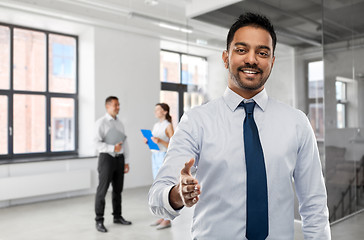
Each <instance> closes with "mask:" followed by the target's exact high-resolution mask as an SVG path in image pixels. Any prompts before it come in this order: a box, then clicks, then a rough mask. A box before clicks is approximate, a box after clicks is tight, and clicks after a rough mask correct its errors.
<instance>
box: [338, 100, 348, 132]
mask: <svg viewBox="0 0 364 240" xmlns="http://www.w3.org/2000/svg"><path fill="white" fill-rule="evenodd" d="M336 114H337V128H345V122H346V121H345V104H342V103H338V104H336Z"/></svg>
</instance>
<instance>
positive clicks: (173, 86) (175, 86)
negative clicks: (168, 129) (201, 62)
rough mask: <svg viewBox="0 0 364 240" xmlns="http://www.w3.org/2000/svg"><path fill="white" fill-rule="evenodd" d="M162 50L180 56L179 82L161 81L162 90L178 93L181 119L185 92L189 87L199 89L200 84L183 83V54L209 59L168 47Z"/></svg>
mask: <svg viewBox="0 0 364 240" xmlns="http://www.w3.org/2000/svg"><path fill="white" fill-rule="evenodd" d="M160 52H170V53H175V54H178V56H179V74H180V76H179V81H180V82H179V83H170V82H161V90H162V91H172V92H177V93H178V121H179V120H180V119H181V117H182V115H183V113H184V110H183V109H184V93H185V92H188V90H189V89H197V88H198V86H197V85H196V84H184V83H182V56H183V55H184V56H191V57H198V58H202V59H205V61H207V58H206V57H203V56H198V55H194V54H187V53H182V52H176V51H171V50H166V49H161V50H160Z"/></svg>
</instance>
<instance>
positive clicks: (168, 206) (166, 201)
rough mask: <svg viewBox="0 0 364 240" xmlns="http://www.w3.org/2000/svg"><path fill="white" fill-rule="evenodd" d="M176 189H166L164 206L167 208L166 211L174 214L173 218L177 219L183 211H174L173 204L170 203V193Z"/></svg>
mask: <svg viewBox="0 0 364 240" xmlns="http://www.w3.org/2000/svg"><path fill="white" fill-rule="evenodd" d="M173 187H174V185H173V186H171V187H170V188H168V187H167V188H165V189H164V191H163V206H164V207H165V209H166V210H167V211H168V212H169V213H170V214H172V215H173V216H175V217H177V216H179V215H180V211H181V209H182V208H181V209H178V210H174V209H173V207H172V206H171V204H170V203H169V192H170V191H171V190H172V188H173Z"/></svg>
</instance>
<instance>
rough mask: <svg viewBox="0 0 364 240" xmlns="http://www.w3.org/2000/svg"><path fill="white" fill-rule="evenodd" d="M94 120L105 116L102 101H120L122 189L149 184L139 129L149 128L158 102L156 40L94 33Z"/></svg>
mask: <svg viewBox="0 0 364 240" xmlns="http://www.w3.org/2000/svg"><path fill="white" fill-rule="evenodd" d="M95 49H96V50H95V79H96V86H95V89H96V90H95V106H96V107H95V108H96V118H99V117H101V116H102V115H104V113H105V104H104V103H105V98H106V97H107V96H109V95H115V96H117V97H118V98H119V101H120V113H119V117H120V119H121V120H122V122H123V123H124V125H125V128H126V134H127V136H128V142H129V146H130V173H128V174H127V175H126V179H125V187H126V188H128V187H137V186H145V185H149V184H151V183H152V173H151V163H150V158H151V154H150V152H149V150H148V149H147V147H146V146H145V144H144V143H143V141H142V135H141V132H140V129H141V128H149V129H150V128H152V126H153V124H154V122H155V119H154V106H155V104H156V103H157V102H159V91H160V80H159V50H160V49H159V40H158V39H153V38H150V37H144V36H138V35H135V34H129V33H125V32H120V31H115V30H110V29H103V28H96V29H95Z"/></svg>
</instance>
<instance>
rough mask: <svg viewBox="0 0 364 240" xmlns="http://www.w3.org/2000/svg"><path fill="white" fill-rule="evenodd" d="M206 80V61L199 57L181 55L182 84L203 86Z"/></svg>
mask: <svg viewBox="0 0 364 240" xmlns="http://www.w3.org/2000/svg"><path fill="white" fill-rule="evenodd" d="M206 78H207V61H206V60H205V59H203V58H200V57H192V56H187V55H182V83H183V84H194V85H199V86H203V85H205V84H206Z"/></svg>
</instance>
